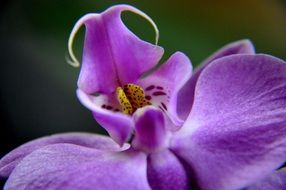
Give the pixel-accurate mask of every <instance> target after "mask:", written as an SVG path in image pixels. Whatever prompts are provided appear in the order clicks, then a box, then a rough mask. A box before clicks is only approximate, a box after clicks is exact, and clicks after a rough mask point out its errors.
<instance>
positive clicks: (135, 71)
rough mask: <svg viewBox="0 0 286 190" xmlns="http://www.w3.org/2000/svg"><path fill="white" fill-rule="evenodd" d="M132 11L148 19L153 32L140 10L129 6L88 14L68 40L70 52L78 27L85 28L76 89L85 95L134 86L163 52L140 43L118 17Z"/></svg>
mask: <svg viewBox="0 0 286 190" xmlns="http://www.w3.org/2000/svg"><path fill="white" fill-rule="evenodd" d="M123 11H131V12H133V13H135V14H138V15H140V16H143V17H144V18H145V19H147V20H148V21H149V22H150V23H151V24H152V26H153V27H154V28H155V31H156V41H157V40H158V35H159V34H158V29H157V27H156V25H155V24H154V22H153V21H152V20H151V18H149V17H148V16H147V15H146V14H144V13H143V12H141V11H140V10H138V9H136V8H134V7H132V6H128V5H117V6H113V7H111V8H109V9H107V10H106V11H104V12H103V13H101V14H87V15H85V16H83V17H82V18H81V19H80V20H79V21H78V22H77V23H76V25H75V27H74V29H73V31H72V33H71V37H70V40H69V52H70V54H71V58H72V59H73V60H74V62H77V60H76V58H75V57H74V55H73V52H72V48H71V46H72V41H73V38H74V36H75V34H76V32H77V31H78V29H79V28H80V26H81V25H83V24H84V25H85V27H86V34H85V43H84V50H83V59H82V68H81V71H80V76H79V80H78V86H79V88H80V89H81V90H83V91H85V92H86V93H94V92H100V93H106V94H108V93H112V92H114V91H115V89H116V87H117V86H122V85H124V84H127V83H134V82H135V81H137V79H138V78H139V77H140V76H141V74H142V73H144V72H146V71H147V70H149V69H150V68H152V67H153V66H155V65H156V64H157V62H158V61H159V60H160V58H161V56H162V55H163V49H162V48H161V47H159V46H157V45H153V44H150V43H148V42H145V41H143V40H141V39H139V38H138V37H137V36H136V35H134V34H133V33H132V32H131V31H130V30H129V29H128V28H127V27H126V26H125V25H124V23H123V22H122V20H121V13H122V12H123Z"/></svg>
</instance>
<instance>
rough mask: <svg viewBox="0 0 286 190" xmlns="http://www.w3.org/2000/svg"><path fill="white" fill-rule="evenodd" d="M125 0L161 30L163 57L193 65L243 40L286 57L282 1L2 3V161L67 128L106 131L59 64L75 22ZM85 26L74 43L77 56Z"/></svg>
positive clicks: (145, 28)
mask: <svg viewBox="0 0 286 190" xmlns="http://www.w3.org/2000/svg"><path fill="white" fill-rule="evenodd" d="M119 3H127V4H131V5H134V6H136V7H137V8H139V9H141V10H142V11H144V12H145V13H147V14H148V15H149V16H150V17H151V18H153V20H154V21H155V22H156V24H157V25H158V27H159V30H160V40H159V45H161V46H163V47H164V48H165V52H166V53H165V55H164V59H167V58H168V57H169V56H170V55H171V54H172V53H173V52H175V51H178V50H179V51H183V52H184V53H186V54H187V55H188V56H189V57H190V59H191V60H192V62H193V64H194V65H198V64H199V63H200V62H201V61H202V60H203V59H205V58H206V57H207V56H208V55H210V54H211V53H212V52H213V51H215V50H217V49H218V48H220V47H222V46H223V45H224V44H227V43H229V42H232V41H236V40H239V39H244V38H248V39H250V40H252V42H253V43H254V44H255V46H256V50H257V52H263V53H267V54H272V55H274V56H277V57H280V58H282V59H284V60H285V59H286V3H285V1H282V0H242V1H228V0H217V1H211V0H201V1H163V0H158V1H139V0H138V1H111V0H109V1H108V0H107V1H96V0H77V1H76V0H58V1H56V0H49V1H39V0H25V1H15V0H14V1H13V0H12V1H6V3H5V4H3V6H2V7H1V20H0V29H1V30H0V43H1V46H0V48H1V49H0V52H1V54H0V55H1V68H0V81H1V83H0V85H1V91H0V105H1V123H0V124H1V131H0V144H1V150H0V157H1V156H2V155H4V154H5V153H7V152H8V151H9V150H11V149H12V148H15V147H16V146H18V145H20V144H22V143H24V142H26V141H28V140H31V139H34V138H37V137H41V136H44V135H48V134H53V133H59V132H67V131H89V132H99V133H104V131H103V130H102V129H101V128H100V127H99V126H97V124H96V122H95V121H94V120H93V118H92V116H91V113H90V112H89V111H88V110H87V109H86V108H84V107H83V106H82V105H81V104H80V103H79V101H78V100H77V98H76V95H75V90H76V88H77V86H76V81H77V76H78V73H79V68H73V67H71V66H70V65H68V64H67V63H66V61H65V53H66V52H67V39H68V36H69V33H70V31H71V29H72V27H73V25H74V24H75V22H76V21H77V20H78V19H79V18H80V17H81V16H83V15H84V14H86V13H89V12H101V11H103V10H105V9H106V8H108V7H109V6H111V5H115V4H119ZM123 19H124V21H125V23H126V24H127V25H128V26H129V27H130V28H131V30H133V31H134V32H135V33H136V34H138V35H139V36H140V37H141V38H143V39H145V40H148V41H151V42H154V32H153V30H152V28H151V26H150V25H149V24H148V23H147V22H146V21H144V20H143V19H142V18H140V17H138V16H136V15H133V14H130V13H124V15H123ZM83 35H84V29H82V30H81V32H80V34H79V37H78V38H77V40H76V43H75V49H76V54H77V55H78V56H79V57H80V56H81V50H82V40H83Z"/></svg>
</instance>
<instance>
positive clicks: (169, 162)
mask: <svg viewBox="0 0 286 190" xmlns="http://www.w3.org/2000/svg"><path fill="white" fill-rule="evenodd" d="M147 174H148V175H147V176H148V181H149V184H150V186H151V187H152V189H160V190H172V189H174V190H177V189H180V190H183V189H188V185H189V184H188V181H189V179H188V177H187V174H186V171H185V169H184V167H183V165H182V164H181V163H180V161H179V160H178V158H177V157H176V156H175V155H174V154H173V153H172V152H171V151H169V150H164V151H162V152H156V153H152V154H150V155H149V156H148V165H147Z"/></svg>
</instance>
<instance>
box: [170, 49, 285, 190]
mask: <svg viewBox="0 0 286 190" xmlns="http://www.w3.org/2000/svg"><path fill="white" fill-rule="evenodd" d="M285 108H286V63H285V62H284V61H282V60H280V59H277V58H274V57H272V56H268V55H242V54H241V55H232V56H228V57H225V58H221V59H218V60H215V61H214V62H213V63H212V64H211V65H209V66H208V67H207V68H206V69H205V70H204V71H203V72H202V73H201V76H200V77H199V79H198V82H197V86H196V91H195V99H194V105H193V107H192V111H191V114H190V115H189V117H188V119H187V121H186V123H185V125H184V126H183V127H182V129H181V130H180V131H179V133H178V134H177V137H176V138H174V141H173V148H174V151H176V153H177V154H179V155H180V156H182V158H183V159H185V160H186V161H187V162H188V163H189V164H190V165H191V166H192V167H193V168H194V170H195V174H196V176H197V180H198V182H199V185H201V188H202V189H206V190H208V189H221V190H224V189H239V188H243V187H246V186H248V185H250V184H251V183H253V182H254V181H257V180H259V179H261V178H263V177H265V176H266V175H267V174H269V173H271V172H272V171H273V170H275V169H276V168H278V167H279V166H280V165H281V164H283V162H284V161H285V158H286V109H285Z"/></svg>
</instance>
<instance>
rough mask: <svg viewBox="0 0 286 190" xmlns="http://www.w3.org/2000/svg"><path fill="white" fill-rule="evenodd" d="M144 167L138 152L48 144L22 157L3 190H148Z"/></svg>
mask: <svg viewBox="0 0 286 190" xmlns="http://www.w3.org/2000/svg"><path fill="white" fill-rule="evenodd" d="M146 167H147V166H146V155H145V154H143V153H140V152H134V151H127V152H107V151H98V150H95V149H91V148H86V147H82V146H77V145H71V144H56V145H49V146H46V147H43V148H41V149H38V150H36V151H34V152H33V153H31V154H30V155H28V156H27V157H25V158H24V159H23V160H22V161H21V163H20V164H19V165H18V166H17V167H16V168H15V170H14V171H13V172H12V173H11V175H10V177H9V178H8V180H7V182H6V184H5V187H4V189H5V190H6V189H17V190H22V189H29V190H36V189H37V190H38V189H41V190H47V189H62V190H77V189H84V190H93V189H111V190H112V189H150V188H149V185H148V181H147V174H146V170H147V169H146Z"/></svg>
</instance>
